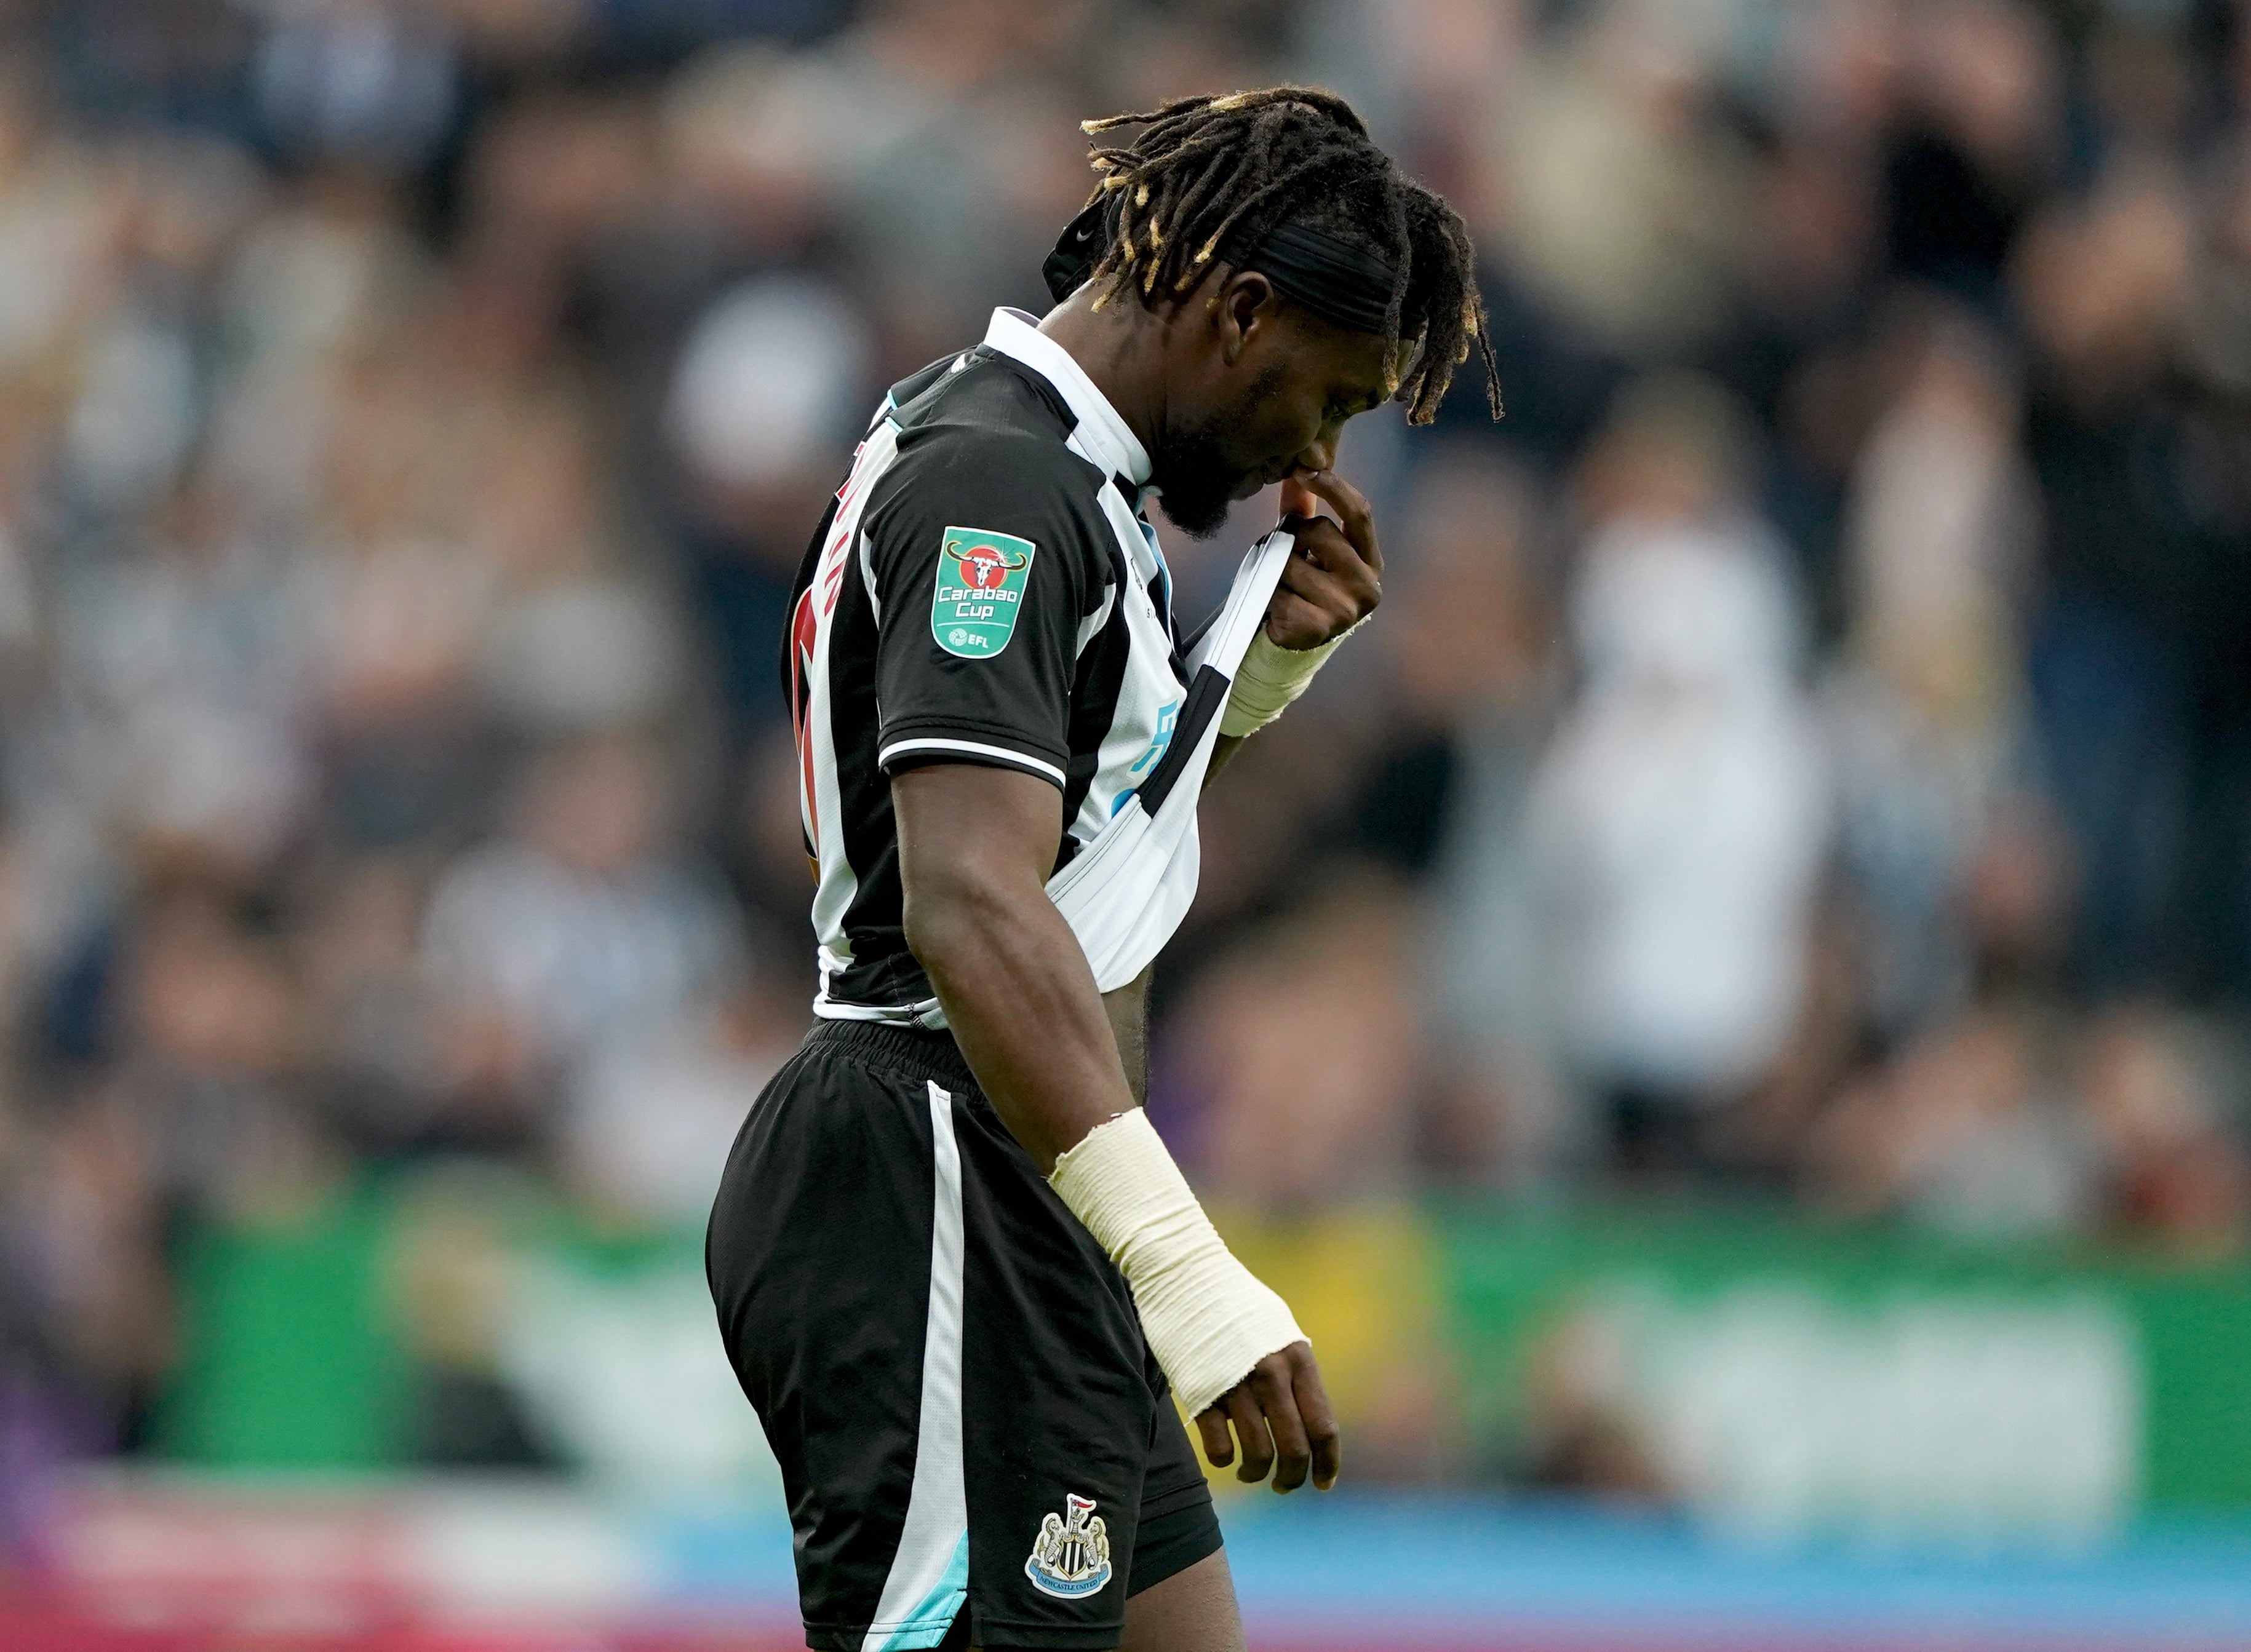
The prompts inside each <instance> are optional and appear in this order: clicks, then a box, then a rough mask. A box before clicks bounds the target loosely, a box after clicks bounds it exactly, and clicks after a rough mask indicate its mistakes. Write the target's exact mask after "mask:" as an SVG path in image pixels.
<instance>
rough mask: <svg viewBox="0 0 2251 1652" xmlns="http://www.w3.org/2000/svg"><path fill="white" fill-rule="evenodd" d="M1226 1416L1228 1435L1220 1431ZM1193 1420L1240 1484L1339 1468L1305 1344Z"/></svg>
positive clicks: (1283, 1484)
mask: <svg viewBox="0 0 2251 1652" xmlns="http://www.w3.org/2000/svg"><path fill="white" fill-rule="evenodd" d="M1355 497H1357V495H1355ZM1230 1422H1231V1423H1233V1424H1234V1425H1235V1438H1234V1439H1233V1440H1230V1439H1229V1437H1228V1425H1229V1423H1230ZM1195 1424H1196V1432H1197V1433H1198V1434H1201V1435H1202V1437H1203V1455H1205V1456H1207V1457H1209V1458H1210V1459H1211V1464H1212V1467H1213V1468H1215V1469H1224V1468H1225V1467H1227V1465H1228V1464H1229V1463H1230V1462H1234V1461H1235V1451H1236V1441H1240V1442H1241V1443H1242V1448H1243V1466H1242V1467H1241V1468H1239V1469H1236V1471H1235V1476H1236V1479H1238V1480H1241V1481H1243V1482H1244V1483H1246V1484H1250V1483H1257V1482H1258V1481H1261V1480H1264V1478H1265V1477H1266V1471H1267V1469H1273V1470H1274V1490H1277V1491H1295V1490H1297V1489H1298V1488H1299V1486H1301V1485H1303V1484H1305V1483H1306V1471H1307V1470H1308V1469H1311V1470H1312V1472H1313V1485H1314V1487H1315V1488H1316V1489H1317V1490H1322V1491H1326V1490H1328V1489H1329V1488H1330V1487H1332V1486H1333V1485H1334V1484H1336V1479H1337V1470H1338V1469H1340V1468H1341V1467H1342V1466H1343V1462H1344V1456H1343V1451H1344V1448H1343V1442H1342V1441H1341V1440H1340V1437H1339V1435H1338V1434H1337V1426H1336V1414H1334V1413H1333V1412H1332V1411H1331V1410H1330V1409H1329V1396H1328V1391H1327V1390H1326V1389H1325V1388H1323V1387H1322V1386H1321V1372H1320V1367H1319V1365H1315V1364H1314V1363H1313V1348H1312V1346H1311V1344H1306V1343H1302V1342H1293V1343H1292V1344H1290V1345H1289V1346H1288V1347H1287V1348H1285V1349H1283V1350H1282V1351H1280V1352H1279V1353H1272V1354H1268V1355H1267V1356H1266V1358H1264V1359H1262V1360H1260V1361H1259V1362H1258V1363H1257V1365H1253V1366H1252V1367H1251V1368H1250V1375H1249V1376H1247V1377H1245V1378H1244V1379H1243V1380H1242V1381H1241V1382H1238V1383H1236V1385H1235V1386H1234V1387H1232V1388H1230V1389H1229V1390H1228V1391H1227V1392H1226V1393H1223V1394H1222V1395H1221V1396H1220V1397H1219V1400H1218V1402H1217V1403H1216V1404H1215V1405H1213V1406H1212V1407H1210V1408H1209V1409H1208V1410H1205V1411H1202V1412H1200V1413H1198V1414H1197V1416H1196V1420H1195Z"/></svg>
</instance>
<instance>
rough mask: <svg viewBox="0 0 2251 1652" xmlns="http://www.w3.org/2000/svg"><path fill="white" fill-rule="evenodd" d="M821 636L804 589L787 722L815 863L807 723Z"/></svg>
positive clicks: (794, 632)
mask: <svg viewBox="0 0 2251 1652" xmlns="http://www.w3.org/2000/svg"><path fill="white" fill-rule="evenodd" d="M820 635H821V621H820V619H819V617H818V616H817V615H815V614H814V611H813V590H812V587H810V586H807V588H806V592H805V594H804V595H803V596H802V597H800V598H798V599H797V611H796V612H794V613H793V614H792V615H791V616H790V623H789V666H790V671H789V720H790V723H791V725H792V726H793V729H795V731H796V734H797V762H798V771H799V781H800V785H801V786H802V788H803V789H802V791H800V796H801V797H802V798H803V799H804V801H805V835H806V847H807V849H809V850H810V851H811V852H812V853H813V854H814V857H815V858H816V859H817V858H818V857H819V856H820V854H821V822H820V819H819V818H818V815H817V813H816V810H815V806H814V785H813V731H812V730H811V729H809V728H807V726H806V725H807V721H808V719H809V717H810V715H811V713H812V709H813V653H814V646H815V645H816V644H817V642H818V641H819V639H820Z"/></svg>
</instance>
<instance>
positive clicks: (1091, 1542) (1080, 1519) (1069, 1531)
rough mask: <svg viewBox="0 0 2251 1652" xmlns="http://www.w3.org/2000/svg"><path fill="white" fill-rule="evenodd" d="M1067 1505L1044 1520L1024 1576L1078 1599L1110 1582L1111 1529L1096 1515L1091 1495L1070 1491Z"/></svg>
mask: <svg viewBox="0 0 2251 1652" xmlns="http://www.w3.org/2000/svg"><path fill="white" fill-rule="evenodd" d="M1063 1508H1064V1510H1065V1512H1063V1513H1062V1514H1050V1515H1049V1516H1048V1517H1047V1518H1045V1519H1044V1520H1042V1521H1041V1522H1040V1535H1039V1540H1038V1541H1037V1542H1036V1543H1035V1544H1033V1545H1032V1553H1031V1558H1030V1559H1028V1560H1026V1561H1025V1562H1024V1575H1025V1576H1026V1577H1028V1578H1029V1579H1031V1580H1032V1586H1033V1587H1034V1588H1035V1589H1037V1590H1038V1591H1039V1592H1040V1593H1042V1594H1052V1595H1055V1596H1056V1597H1057V1598H1059V1599H1061V1600H1079V1599H1081V1598H1083V1597H1084V1596H1086V1595H1090V1594H1092V1593H1095V1591H1097V1590H1098V1589H1099V1588H1101V1587H1102V1586H1103V1585H1104V1584H1105V1583H1107V1582H1109V1581H1110V1528H1109V1527H1108V1526H1107V1525H1106V1524H1104V1523H1103V1522H1102V1521H1101V1520H1099V1519H1098V1518H1096V1517H1095V1515H1094V1499H1093V1498H1091V1497H1082V1496H1079V1495H1078V1494H1077V1492H1076V1491H1072V1492H1066V1493H1065V1494H1064V1495H1063Z"/></svg>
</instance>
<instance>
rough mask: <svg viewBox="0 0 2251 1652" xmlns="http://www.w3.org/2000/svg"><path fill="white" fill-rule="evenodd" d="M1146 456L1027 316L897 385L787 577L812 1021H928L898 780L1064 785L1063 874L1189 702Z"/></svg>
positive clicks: (788, 669) (1003, 316) (1161, 747)
mask: <svg viewBox="0 0 2251 1652" xmlns="http://www.w3.org/2000/svg"><path fill="white" fill-rule="evenodd" d="M1147 477H1148V460H1147V457H1146V454H1145V453H1143V451H1142V449H1141V446H1140V444H1139V442H1138V441H1137V440H1136V439H1134V437H1133V435H1132V432H1131V430H1130V429H1129V428H1128V427H1127V426H1126V425H1125V421H1124V420H1123V419H1122V418H1119V415H1118V414H1117V412H1116V411H1115V410H1113V409H1112V407H1111V406H1110V404H1108V402H1107V401H1106V400H1105V399H1104V398H1103V397H1102V396H1101V394H1100V392H1099V391H1097V390H1096V389H1095V387H1094V385H1093V384H1092V383H1091V381H1090V380H1088V379H1087V378H1086V377H1085V375H1084V372H1083V371H1082V370H1080V369H1079V368H1078V366H1077V363H1076V362H1074V361H1073V360H1072V359H1071V358H1070V356H1069V355H1068V354H1067V353H1066V352H1064V351H1063V349H1061V347H1060V346H1058V345H1056V344H1055V343H1054V342H1053V341H1051V340H1049V339H1048V338H1047V337H1046V336H1045V335H1042V334H1041V333H1039V332H1038V331H1037V330H1036V328H1035V327H1034V326H1033V325H1032V324H1031V321H1030V320H1029V317H1024V316H1021V315H1018V314H1016V313H1015V312H1012V311H1001V312H999V313H997V314H996V315H995V316H994V322H993V328H992V330H991V331H990V332H988V334H987V336H986V340H985V342H984V343H983V344H981V345H980V346H979V347H978V348H976V349H972V350H967V351H965V352H963V353H961V354H960V355H959V356H952V357H949V358H947V359H946V360H945V361H944V362H942V363H937V364H935V365H933V366H932V367H931V368H928V369H925V370H924V371H923V372H921V373H918V374H917V375H915V376H914V377H912V378H910V379H907V380H905V381H904V382H903V383H901V384H898V385H897V386H895V387H894V388H893V390H892V391H891V393H890V396H889V397H886V398H885V402H884V405H883V410H882V411H880V412H879V414H878V416H877V418H876V421H875V423H874V425H872V426H871V428H870V430H869V435H868V438H867V439H866V440H865V441H864V442H862V445H861V446H860V449H859V452H858V453H857V454H856V455H855V460H854V463H853V467H852V472H851V473H850V475H849V476H848V477H847V479H846V480H845V482H844V485H843V487H841V488H840V489H839V490H838V492H837V494H836V498H835V503H834V504H833V505H832V507H831V508H830V510H829V512H828V515H827V517H826V518H825V519H824V521H823V522H822V524H821V530H820V531H819V532H818V533H817V534H816V535H815V536H814V542H813V544H812V546H811V547H810V548H809V549H808V550H807V556H806V560H805V563H804V565H803V566H802V568H801V569H800V574H799V579H798V585H797V589H796V592H795V594H794V597H793V603H792V607H791V624H790V627H789V633H788V636H787V638H786V643H785V647H784V659H783V678H784V683H785V688H786V692H787V694H788V695H789V701H790V707H791V713H792V716H793V722H794V723H795V729H796V735H797V750H798V760H799V761H798V768H799V776H798V779H799V791H800V819H801V822H802V824H803V826H804V829H805V836H806V847H807V854H809V855H810V856H811V857H812V859H813V861H814V873H815V877H816V881H817V888H816V892H815V895H814V913H813V919H814V932H815V937H816V941H817V944H818V948H819V957H820V964H821V993H820V996H819V998H818V999H816V1001H815V1006H814V1007H815V1010H816V1012H817V1013H820V1014H822V1015H824V1016H828V1017H831V1018H835V1019H845V1020H894V1021H923V1022H925V1023H930V1022H932V1021H933V1020H934V1019H935V1013H936V999H935V996H934V994H933V993H932V990H931V987H930V984H929V981H928V979H927V978H925V976H924V974H923V972H922V971H921V969H920V967H919V966H918V964H916V963H915V961H914V959H913V957H912V956H911V954H910V953H909V952H908V950H907V948H906V944H905V937H904V930H903V928H902V923H901V918H902V900H901V890H900V885H899V874H898V854H897V833H896V829H895V825H894V821H893V819H892V814H891V802H890V778H891V777H892V776H893V775H896V774H897V773H899V772H901V771H903V770H905V769H907V768H911V767H913V766H915V765H918V764H929V763H972V764H989V765H993V766H996V767H1001V768H1008V769H1015V770H1018V771H1022V772H1024V773H1027V774H1032V775H1036V776H1038V777H1039V778H1042V779H1044V780H1046V781H1048V782H1049V784H1051V785H1054V786H1055V787H1056V791H1057V794H1058V795H1057V808H1058V810H1059V812H1061V815H1062V818H1063V826H1064V830H1063V842H1062V847H1061V851H1060V856H1059V860H1058V866H1059V867H1060V866H1061V865H1062V864H1065V863H1067V862H1068V861H1070V858H1071V857H1072V856H1073V855H1074V854H1077V852H1078V849H1079V848H1080V847H1082V846H1083V845H1084V843H1086V842H1088V841H1090V840H1091V838H1092V837H1093V835H1094V834H1095V833H1097V832H1098V831H1099V830H1100V829H1101V828H1102V826H1104V825H1105V823H1106V822H1107V821H1108V820H1109V819H1110V817H1111V815H1112V812H1114V811H1115V810H1116V809H1117V808H1118V807H1119V806H1120V805H1122V804H1123V802H1124V800H1125V798H1127V797H1130V796H1131V795H1132V791H1133V789H1134V786H1135V785H1136V784H1137V783H1138V780H1139V778H1140V777H1141V776H1144V775H1146V774H1147V773H1148V772H1149V771H1150V770H1151V769H1152V768H1153V765H1154V764H1155V763H1156V762H1157V760H1158V759H1159V758H1160V757H1162V755H1163V753H1164V751H1165V749H1166V746H1167V743H1168V742H1169V740H1170V737H1171V732H1172V729H1173V727H1174V720H1175V719H1176V717H1177V716H1178V714H1179V711H1180V708H1181V704H1182V702H1183V700H1184V696H1185V693H1186V690H1185V686H1184V683H1185V666H1184V664H1183V662H1182V660H1181V653H1180V650H1179V646H1178V643H1177V639H1176V637H1175V635H1174V626H1173V617H1172V612H1171V606H1172V605H1171V581H1170V577H1169V575H1168V573H1167V570H1166V569H1165V565H1164V560H1163V557H1162V556H1161V554H1160V551H1159V550H1158V548H1157V544H1156V538H1155V536H1154V534H1153V532H1152V531H1151V530H1150V529H1149V526H1148V523H1147V522H1146V518H1145V517H1144V516H1143V515H1142V514H1141V510H1140V506H1141V503H1142V497H1141V494H1142V487H1143V485H1144V484H1145V483H1146V480H1147Z"/></svg>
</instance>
